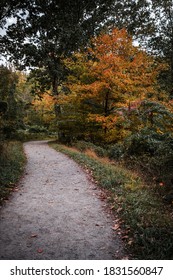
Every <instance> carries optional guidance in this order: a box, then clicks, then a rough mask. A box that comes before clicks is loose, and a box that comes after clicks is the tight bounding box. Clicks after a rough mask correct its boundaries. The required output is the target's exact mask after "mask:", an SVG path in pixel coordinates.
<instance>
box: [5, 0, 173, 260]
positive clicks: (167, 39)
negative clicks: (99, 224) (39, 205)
mask: <svg viewBox="0 0 173 280" xmlns="http://www.w3.org/2000/svg"><path fill="white" fill-rule="evenodd" d="M0 49H1V54H0V55H1V61H2V63H1V66H0V163H2V162H4V158H8V156H9V155H8V154H9V150H10V148H9V147H10V145H12V147H13V149H14V145H15V144H14V143H18V144H16V145H19V142H16V141H22V142H23V141H27V140H30V139H45V138H52V139H56V140H57V141H58V142H59V143H61V144H64V145H66V146H68V147H69V146H71V147H75V148H76V149H78V150H79V151H82V152H84V151H88V155H90V156H93V154H94V157H95V158H97V157H106V158H107V160H108V159H109V161H110V162H114V164H115V163H116V164H118V165H119V166H121V167H123V168H125V169H128V170H129V172H135V173H136V174H137V177H136V179H133V180H136V182H138V179H139V178H141V180H142V182H143V183H142V185H143V186H142V187H141V189H140V192H143V193H145V192H146V189H147V191H149V192H150V193H151V195H152V197H153V196H154V197H155V198H156V197H157V198H158V201H159V203H161V204H159V207H160V205H162V206H163V207H166V208H165V213H169V214H166V215H170V218H169V219H168V217H167V219H168V220H167V222H165V223H164V221H162V222H163V224H161V225H160V228H159V227H158V224H157V226H155V229H153V227H154V224H155V223H154V222H153V220H152V219H153V218H152V219H151V220H152V221H150V222H151V224H150V225H146V224H145V225H143V226H139V227H138V228H136V227H134V231H137V232H142V233H141V235H140V236H143V239H140V240H138V244H140V245H141V246H142V248H143V247H145V246H146V247H147V246H150V245H151V244H150V243H151V240H153V238H155V239H156V247H157V246H158V243H159V242H167V245H166V244H165V250H161V249H160V251H159V252H157V253H156V254H155V255H154V257H155V258H172V257H173V256H172V255H171V254H172V253H171V250H172V248H173V224H172V222H171V215H172V203H173V172H172V169H173V125H172V124H173V4H172V0H158V1H155V0H143V1H141V0H131V1H130V0H126V1H119V0H107V1H103V0H96V1H91V0H81V1H78V0H73V1H70V0H64V1H56V0H50V1H41V0H31V1H28V0H24V1H22V2H21V1H18V0H13V1H8V0H2V5H1V7H0ZM10 143H12V144H10ZM20 149H21V146H20ZM7 150H8V151H7ZM89 150H90V153H89ZM91 151H92V152H91ZM22 161H23V162H24V161H25V160H24V158H22ZM11 165H14V160H13V161H12V163H11ZM14 166H16V165H14ZM2 168H3V167H2V164H1V166H0V173H2V170H1V169H2ZM10 168H11V167H10ZM16 168H17V167H16ZM18 169H19V170H20V169H21V166H20V165H19V166H18ZM7 177H8V174H7ZM13 177H15V176H13ZM96 177H97V176H96ZM0 180H2V181H3V180H4V179H3V178H1V175H0ZM5 180H6V181H5V183H4V185H5V188H9V182H11V181H13V180H16V178H14V179H13V180H12V179H9V180H7V178H6V179H5ZM97 180H98V178H97ZM108 180H111V178H108ZM133 183H134V182H133ZM116 184H119V183H117V182H116ZM108 185H109V184H108ZM119 185H121V184H119ZM134 185H135V186H136V183H134ZM139 185H140V183H139ZM106 187H107V186H106ZM107 188H108V189H109V186H108V187H107ZM111 188H112V185H111ZM135 188H136V187H134V189H133V192H134V190H135ZM141 190H142V191H141ZM4 193H5V194H6V191H4V190H3V194H2V197H4ZM123 195H124V196H125V195H127V194H126V193H125V194H123ZM138 196H139V193H138V195H137V198H138ZM141 197H142V194H141ZM128 199H130V198H129V197H128ZM121 200H122V194H121ZM139 201H140V200H139ZM130 203H132V202H130ZM135 203H136V205H137V202H136V200H135ZM145 203H146V201H145ZM126 206H127V205H126V204H125V207H126ZM162 206H161V207H162ZM153 207H156V212H158V213H157V214H158V215H159V211H160V215H162V214H161V213H162V212H161V210H158V208H157V206H155V205H154V206H153ZM163 209H164V208H163ZM163 209H162V211H163ZM146 211H147V206H146ZM147 214H148V213H147ZM122 216H123V215H122ZM123 219H126V218H125V214H124V216H123ZM163 220H164V217H163ZM159 222H160V221H159ZM131 223H132V222H131ZM132 228H133V226H132ZM159 232H160V235H159ZM132 235H133V238H134V233H133V234H132ZM161 236H162V237H161ZM141 238H142V237H141ZM162 238H163V239H162ZM144 239H145V242H146V243H145V242H143V240H144ZM147 242H148V243H147ZM132 243H133V242H132V241H131V240H130V241H129V242H128V244H129V245H131V244H132ZM136 243H137V241H136ZM146 244H150V245H146ZM156 247H155V249H156ZM152 248H153V247H152ZM155 249H153V250H155ZM147 250H148V251H150V249H149V248H148V249H147ZM163 251H164V252H163ZM148 254H150V253H148ZM164 254H165V255H164ZM166 254H167V255H166ZM151 255H152V254H151ZM151 255H150V256H149V257H148V258H151ZM152 257H153V255H152ZM143 258H145V256H143Z"/></svg>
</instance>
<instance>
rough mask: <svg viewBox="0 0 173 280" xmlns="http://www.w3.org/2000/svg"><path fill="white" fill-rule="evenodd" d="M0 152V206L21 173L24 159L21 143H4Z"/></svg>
mask: <svg viewBox="0 0 173 280" xmlns="http://www.w3.org/2000/svg"><path fill="white" fill-rule="evenodd" d="M0 150H1V153H0V204H2V201H3V200H4V199H7V198H8V196H9V193H10V192H11V191H12V190H13V188H14V186H15V183H16V182H17V180H18V179H19V178H20V176H21V174H22V173H23V169H24V165H25V161H26V158H25V155H24V152H23V146H22V143H21V142H18V141H10V142H4V143H3V144H1V148H0Z"/></svg>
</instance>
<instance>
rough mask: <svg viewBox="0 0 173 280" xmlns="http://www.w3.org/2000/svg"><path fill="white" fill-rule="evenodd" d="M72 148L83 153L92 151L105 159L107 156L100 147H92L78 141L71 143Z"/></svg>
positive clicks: (90, 144) (104, 150)
mask: <svg viewBox="0 0 173 280" xmlns="http://www.w3.org/2000/svg"><path fill="white" fill-rule="evenodd" d="M72 146H74V147H76V148H77V149H78V150H79V151H81V152H85V151H87V150H88V149H90V150H92V151H94V152H95V153H96V155H97V156H99V157H106V156H107V151H106V149H104V148H102V147H100V146H97V145H94V144H93V143H91V142H86V141H78V142H74V143H72Z"/></svg>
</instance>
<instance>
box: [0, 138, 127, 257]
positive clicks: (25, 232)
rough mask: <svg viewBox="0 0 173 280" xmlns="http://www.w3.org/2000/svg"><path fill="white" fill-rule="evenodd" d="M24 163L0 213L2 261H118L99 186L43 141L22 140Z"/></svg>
mask: <svg viewBox="0 0 173 280" xmlns="http://www.w3.org/2000/svg"><path fill="white" fill-rule="evenodd" d="M24 148H25V153H26V155H27V158H28V163H27V166H26V169H25V174H24V176H23V178H22V179H21V181H20V183H19V186H18V187H17V189H16V192H14V193H13V195H12V196H11V197H10V199H9V201H7V202H6V204H5V205H4V206H3V207H2V208H1V211H0V259H9V260H15V259H18V260H21V259H30V260H34V259H47V260H53V259H55V260H56V259H62V260H72V259H73V260H78V259H81V260H82V259H85V260H86V259H88V260H91V259H121V258H123V255H124V253H123V245H122V243H121V240H120V239H119V237H118V236H117V235H116V233H115V231H113V230H112V228H111V227H112V226H113V225H114V221H113V219H112V217H111V215H110V214H109V213H108V212H107V211H106V210H105V208H106V207H104V206H105V205H104V202H103V201H101V200H100V199H99V197H98V193H99V190H98V189H97V187H96V186H95V185H94V184H93V183H92V182H91V181H90V180H89V178H88V177H87V175H86V174H85V172H84V171H83V170H82V169H81V168H80V167H79V166H78V165H77V164H76V163H75V162H74V161H73V160H71V159H69V158H68V157H67V156H65V155H63V154H62V153H58V152H56V151H55V150H53V149H52V148H50V147H49V146H48V145H47V142H46V141H32V142H28V143H25V144H24Z"/></svg>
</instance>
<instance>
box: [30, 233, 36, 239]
mask: <svg viewBox="0 0 173 280" xmlns="http://www.w3.org/2000/svg"><path fill="white" fill-rule="evenodd" d="M37 236H38V235H37V234H36V233H33V234H31V236H30V237H31V238H34V237H37Z"/></svg>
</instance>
